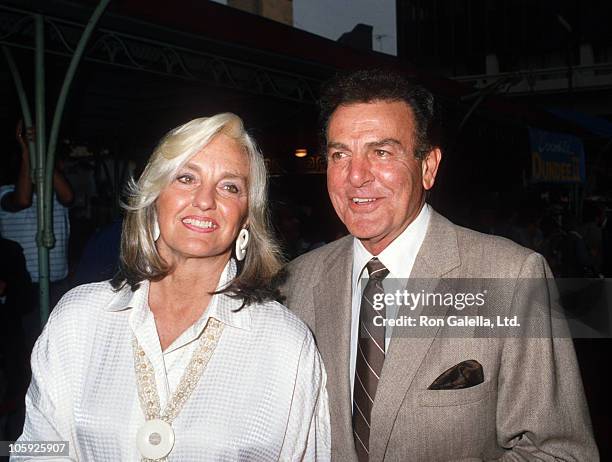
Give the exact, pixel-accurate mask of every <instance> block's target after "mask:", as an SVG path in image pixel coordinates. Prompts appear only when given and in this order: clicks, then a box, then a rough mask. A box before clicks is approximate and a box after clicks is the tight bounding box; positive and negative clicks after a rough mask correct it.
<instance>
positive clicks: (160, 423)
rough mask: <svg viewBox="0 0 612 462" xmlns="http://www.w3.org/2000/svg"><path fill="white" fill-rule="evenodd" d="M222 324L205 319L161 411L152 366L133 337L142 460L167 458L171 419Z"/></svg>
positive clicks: (188, 392) (171, 440) (157, 461)
mask: <svg viewBox="0 0 612 462" xmlns="http://www.w3.org/2000/svg"><path fill="white" fill-rule="evenodd" d="M223 327H224V324H223V323H222V322H221V321H218V320H217V319H215V318H209V319H208V321H207V323H206V327H205V328H204V331H203V332H202V335H201V336H200V339H199V341H198V345H197V346H196V349H195V351H194V352H193V355H192V356H191V359H190V360H189V364H188V365H187V368H186V369H185V372H184V373H183V376H182V377H181V380H180V382H179V384H178V386H177V387H176V390H175V391H174V393H173V394H172V397H171V398H170V400H169V401H168V403H167V404H166V407H165V409H164V412H163V413H162V412H161V408H160V404H159V395H158V393H157V386H156V384H155V370H154V369H153V365H152V364H151V361H149V358H147V355H146V353H145V352H144V350H143V349H142V347H141V346H140V344H139V343H138V340H136V337H134V339H133V341H132V347H133V350H134V368H135V370H136V385H137V388H138V397H139V399H140V407H141V408H142V411H143V413H144V415H145V418H146V422H145V423H144V424H143V425H142V426H141V427H140V428H139V429H138V433H137V434H136V446H137V447H138V451H139V452H140V454H141V456H142V462H152V461H155V462H166V461H167V460H168V459H167V456H168V454H170V452H171V451H172V448H173V447H174V430H173V428H172V421H173V420H174V419H175V418H176V416H177V415H178V413H179V412H180V411H181V409H182V408H183V405H184V404H185V402H186V401H187V399H188V398H189V396H190V395H191V392H192V391H193V389H194V388H195V386H196V385H197V383H198V381H199V380H200V377H202V374H203V373H204V370H205V369H206V365H207V364H208V361H209V360H210V358H211V356H212V354H213V352H214V351H215V348H216V347H217V343H218V342H219V338H220V337H221V333H222V332H223Z"/></svg>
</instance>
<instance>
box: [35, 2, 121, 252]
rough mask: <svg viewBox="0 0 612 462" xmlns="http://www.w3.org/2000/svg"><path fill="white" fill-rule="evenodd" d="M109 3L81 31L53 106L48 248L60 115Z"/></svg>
mask: <svg viewBox="0 0 612 462" xmlns="http://www.w3.org/2000/svg"><path fill="white" fill-rule="evenodd" d="M109 3H110V0H101V1H100V3H99V4H98V6H97V7H96V9H95V10H94V12H93V14H92V15H91V18H89V22H88V23H87V26H86V27H85V30H84V31H83V35H81V38H80V39H79V43H78V44H77V47H76V49H75V50H74V55H72V59H71V60H70V65H69V66H68V70H67V71H66V76H65V77H64V82H63V84H62V88H61V90H60V93H59V96H58V98H57V105H56V106H55V113H54V114H53V122H52V125H51V133H50V135H49V148H48V150H47V164H46V166H45V167H46V169H45V188H46V189H45V198H46V199H48V201H49V202H48V207H46V208H45V213H46V217H45V222H46V223H49V226H48V227H47V228H45V235H44V236H43V239H44V243H45V245H47V246H48V247H49V248H51V247H53V245H54V244H55V236H54V235H53V168H54V165H55V149H56V148H57V137H58V135H59V128H60V125H61V122H62V115H63V113H64V107H65V105H66V98H67V97H68V91H69V90H70V85H71V84H72V80H73V79H74V74H75V73H76V70H77V67H78V65H79V62H80V61H81V58H82V57H83V53H84V51H85V46H86V45H87V42H88V41H89V38H90V37H91V34H92V32H93V30H94V28H95V27H96V24H97V22H98V20H99V19H100V16H102V13H104V10H105V9H106V7H107V6H108V4H109Z"/></svg>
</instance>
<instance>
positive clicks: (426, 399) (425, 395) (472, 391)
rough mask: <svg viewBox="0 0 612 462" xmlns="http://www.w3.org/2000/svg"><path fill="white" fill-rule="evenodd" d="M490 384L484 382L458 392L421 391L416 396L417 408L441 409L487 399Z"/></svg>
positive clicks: (489, 392)
mask: <svg viewBox="0 0 612 462" xmlns="http://www.w3.org/2000/svg"><path fill="white" fill-rule="evenodd" d="M491 387H492V382H490V381H485V382H483V383H481V384H478V385H476V386H474V387H469V388H462V389H459V390H423V391H420V392H419V394H418V403H419V406H427V407H443V406H461V405H464V404H470V403H476V402H478V401H482V400H484V399H486V398H488V397H489V395H490V394H491Z"/></svg>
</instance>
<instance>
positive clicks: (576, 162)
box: [529, 128, 586, 183]
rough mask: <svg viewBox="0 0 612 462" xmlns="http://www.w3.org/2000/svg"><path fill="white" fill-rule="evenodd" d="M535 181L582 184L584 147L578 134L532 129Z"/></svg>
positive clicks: (532, 171)
mask: <svg viewBox="0 0 612 462" xmlns="http://www.w3.org/2000/svg"><path fill="white" fill-rule="evenodd" d="M529 141H530V143H531V181H532V182H534V183H582V182H584V181H585V176H586V175H585V173H584V146H583V145H582V140H581V139H580V138H578V137H576V136H572V135H566V134H564V133H553V132H546V131H544V130H538V129H537V128H529Z"/></svg>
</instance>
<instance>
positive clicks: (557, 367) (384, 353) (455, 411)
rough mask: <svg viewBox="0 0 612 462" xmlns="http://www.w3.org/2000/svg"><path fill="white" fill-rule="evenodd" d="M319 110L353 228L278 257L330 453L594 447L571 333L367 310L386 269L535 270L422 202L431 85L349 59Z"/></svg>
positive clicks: (530, 259) (342, 457)
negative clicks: (496, 328) (323, 388)
mask: <svg viewBox="0 0 612 462" xmlns="http://www.w3.org/2000/svg"><path fill="white" fill-rule="evenodd" d="M321 111H322V114H321V119H322V127H323V130H324V135H325V138H326V149H327V158H328V167H327V182H328V192H329V195H330V198H331V201H332V203H333V206H334V208H335V210H336V213H337V214H338V216H339V217H340V219H341V220H342V221H343V223H344V224H345V225H346V227H347V228H348V230H349V232H350V234H351V236H347V237H344V238H342V239H340V240H338V241H335V242H333V243H331V244H328V245H326V246H324V247H322V248H320V249H317V250H314V251H312V252H310V253H308V254H305V255H303V256H301V257H299V258H297V259H296V260H294V261H293V262H291V263H290V264H289V267H288V276H289V277H288V280H287V282H286V284H285V286H284V290H283V293H284V294H285V296H286V303H287V305H288V306H289V308H291V309H292V310H294V311H295V312H296V313H298V314H299V315H300V316H301V317H302V319H304V320H305V321H306V322H307V323H308V325H309V326H310V328H311V329H312V330H313V332H314V334H315V337H316V340H317V344H318V347H319V350H320V352H321V354H322V357H323V360H324V363H325V367H326V369H327V373H328V392H329V399H330V412H331V425H332V454H333V457H334V460H337V461H355V460H359V461H364V460H370V461H382V460H385V461H394V460H397V461H417V462H418V461H450V460H453V461H456V460H462V461H468V460H469V461H476V460H507V461H519V460H520V461H531V460H538V461H540V460H546V461H552V460H579V461H595V460H598V455H597V449H596V447H595V444H594V442H593V439H592V435H591V429H590V421H589V416H588V413H587V408H586V404H585V401H584V396H583V391H582V384H581V380H580V376H579V373H578V369H577V366H576V361H575V354H574V350H573V346H572V343H571V340H570V339H569V338H563V339H559V338H552V336H551V337H549V338H499V337H497V338H466V337H464V338H453V335H452V334H451V335H448V331H446V332H445V331H444V329H443V328H439V329H437V328H431V329H429V330H427V329H426V330H425V332H426V333H427V335H425V336H422V335H421V336H417V335H415V336H410V335H406V331H403V332H400V330H399V329H398V328H397V327H395V328H393V329H394V330H393V331H392V332H390V331H391V328H390V327H382V329H383V332H382V333H381V331H380V329H381V328H380V327H379V326H375V323H374V322H373V321H372V318H371V316H372V314H371V313H370V311H371V308H372V306H368V305H367V302H368V300H369V302H370V303H371V301H372V300H375V301H376V300H377V298H376V296H377V294H378V295H380V293H381V292H380V291H381V289H382V288H384V285H385V282H386V281H387V280H390V279H395V280H399V279H402V278H403V279H407V278H410V280H417V278H419V280H427V279H429V280H432V279H436V280H440V278H471V279H475V278H491V277H495V278H506V279H505V280H510V281H515V280H517V278H542V277H544V276H545V275H546V272H547V271H548V270H547V265H546V263H545V262H544V261H543V258H542V257H541V256H540V255H538V254H536V253H533V252H531V251H530V250H528V249H525V248H523V247H520V246H518V245H516V244H513V243H512V242H510V241H508V240H505V239H502V238H497V237H493V236H487V235H483V234H479V233H476V232H474V231H471V230H468V229H465V228H461V227H458V226H455V225H453V224H452V223H451V222H449V221H448V220H446V219H445V218H444V217H442V216H441V215H439V214H437V213H436V212H435V211H434V210H432V209H431V207H430V206H428V205H427V204H426V203H425V197H426V191H428V190H430V189H431V188H432V187H433V185H434V182H435V179H436V174H437V171H438V167H439V165H440V161H441V157H442V153H441V150H440V148H439V145H438V144H437V143H436V140H435V133H436V130H435V124H434V120H435V114H434V100H433V96H432V95H431V94H430V93H429V92H428V91H426V90H424V89H423V88H420V87H418V86H414V85H411V84H410V83H408V82H407V81H405V80H404V79H403V78H402V77H401V76H399V75H396V74H393V73H389V72H384V71H380V70H373V71H358V72H355V73H353V74H350V75H348V76H344V77H341V78H339V79H337V80H336V81H334V82H332V83H331V84H328V86H327V87H326V88H324V90H323V94H322V98H321ZM362 278H365V279H367V281H366V280H362ZM381 281H382V284H381ZM514 290H515V291H516V290H517V289H516V288H515V289H514ZM362 292H363V293H364V295H363V299H362ZM510 295H512V294H510ZM515 295H516V294H515ZM510 298H512V297H510ZM378 301H380V298H378ZM523 305H525V304H524V303H523ZM376 309H380V306H379V307H377V308H376ZM383 312H384V311H383ZM391 314H392V313H387V314H386V315H387V318H389V317H390V316H391ZM368 316H370V318H368ZM385 329H386V331H384V330H385ZM395 329H398V330H397V331H396V330H395ZM390 334H391V335H390ZM502 337H503V336H502ZM506 337H510V336H506Z"/></svg>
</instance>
